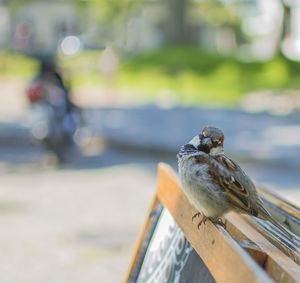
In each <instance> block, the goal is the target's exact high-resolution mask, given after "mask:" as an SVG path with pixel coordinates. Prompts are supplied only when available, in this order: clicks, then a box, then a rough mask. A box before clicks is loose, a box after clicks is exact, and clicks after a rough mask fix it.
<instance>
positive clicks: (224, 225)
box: [193, 213, 226, 229]
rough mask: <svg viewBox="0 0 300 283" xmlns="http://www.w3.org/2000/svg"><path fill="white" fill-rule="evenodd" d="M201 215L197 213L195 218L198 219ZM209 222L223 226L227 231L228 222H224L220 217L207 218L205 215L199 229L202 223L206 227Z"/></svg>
mask: <svg viewBox="0 0 300 283" xmlns="http://www.w3.org/2000/svg"><path fill="white" fill-rule="evenodd" d="M200 214H201V213H197V214H195V215H194V216H193V218H194V217H196V216H199V215H200ZM207 220H210V221H211V222H212V223H214V224H216V225H220V226H222V227H223V228H224V229H226V222H223V220H222V218H220V217H216V218H214V217H207V216H205V215H203V216H202V219H201V220H200V222H199V223H198V229H200V226H201V225H202V223H203V224H204V225H205V224H206V221H207Z"/></svg>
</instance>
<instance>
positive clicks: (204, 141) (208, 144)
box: [201, 138, 212, 148]
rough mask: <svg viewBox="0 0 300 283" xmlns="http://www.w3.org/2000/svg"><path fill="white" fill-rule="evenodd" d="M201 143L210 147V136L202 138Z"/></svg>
mask: <svg viewBox="0 0 300 283" xmlns="http://www.w3.org/2000/svg"><path fill="white" fill-rule="evenodd" d="M201 143H202V145H204V146H207V147H209V148H211V147H212V141H211V138H204V139H203V140H202V141H201Z"/></svg>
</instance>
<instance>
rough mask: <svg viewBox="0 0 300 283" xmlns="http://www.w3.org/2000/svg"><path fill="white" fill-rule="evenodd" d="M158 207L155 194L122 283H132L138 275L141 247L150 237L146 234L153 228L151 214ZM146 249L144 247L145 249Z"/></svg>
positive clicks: (142, 254) (141, 255) (143, 254)
mask: <svg viewBox="0 0 300 283" xmlns="http://www.w3.org/2000/svg"><path fill="white" fill-rule="evenodd" d="M158 206H159V200H158V198H157V195H156V194H155V195H154V197H153V199H152V202H151V205H150V207H149V212H148V217H147V218H146V220H145V222H144V225H143V227H142V229H141V231H140V234H139V236H138V240H137V243H136V246H135V248H134V252H133V256H132V258H131V261H130V264H129V268H128V271H127V274H126V277H125V280H124V282H126V283H130V282H134V281H133V280H132V279H133V278H132V277H135V276H136V275H137V273H138V271H139V270H138V269H139V268H140V265H141V264H142V262H141V261H142V260H143V258H141V257H144V256H145V252H143V251H142V249H143V246H144V244H145V241H146V239H147V238H148V237H150V236H151V235H147V233H149V232H151V231H152V230H153V229H152V228H153V226H154V224H155V223H154V219H153V216H154V215H153V212H155V211H156V210H157V209H158ZM145 248H146V247H145Z"/></svg>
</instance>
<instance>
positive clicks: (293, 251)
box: [245, 216, 300, 268]
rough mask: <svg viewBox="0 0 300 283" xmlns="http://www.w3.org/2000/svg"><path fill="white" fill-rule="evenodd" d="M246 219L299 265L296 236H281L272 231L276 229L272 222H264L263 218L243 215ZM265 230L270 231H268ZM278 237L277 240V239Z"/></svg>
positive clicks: (299, 243)
mask: <svg viewBox="0 0 300 283" xmlns="http://www.w3.org/2000/svg"><path fill="white" fill-rule="evenodd" d="M245 219H246V221H247V222H248V223H249V224H250V225H251V226H253V227H254V228H255V229H256V230H258V231H259V232H260V233H261V234H262V235H263V236H264V237H265V238H266V239H268V241H269V242H270V243H272V244H273V245H274V246H275V247H277V248H278V249H279V250H281V251H282V252H283V253H284V254H285V255H287V256H288V257H289V258H290V259H292V260H293V261H294V262H295V263H297V264H298V265H300V241H299V239H298V238H296V236H295V237H294V238H293V239H288V238H287V237H285V236H283V235H282V236H281V235H280V234H278V232H276V230H275V231H274V229H277V228H276V227H273V226H272V224H270V223H268V222H265V221H263V220H257V219H254V218H251V217H247V216H246V217H245ZM267 231H272V233H269V232H267ZM278 239H279V240H278ZM299 268H300V267H299Z"/></svg>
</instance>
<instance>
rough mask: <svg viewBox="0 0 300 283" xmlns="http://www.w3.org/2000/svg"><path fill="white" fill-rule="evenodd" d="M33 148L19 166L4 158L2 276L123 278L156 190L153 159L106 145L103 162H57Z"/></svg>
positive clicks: (8, 282)
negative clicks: (60, 165)
mask: <svg viewBox="0 0 300 283" xmlns="http://www.w3.org/2000/svg"><path fill="white" fill-rule="evenodd" d="M31 153H32V152H31ZM31 153H30V152H28V164H26V162H25V158H23V160H22V162H21V160H18V165H16V164H15V165H14V167H13V168H14V169H13V170H11V166H12V164H10V165H8V166H7V165H6V164H5V162H3V163H2V170H1V171H2V172H1V174H0V175H1V189H0V226H1V227H2V229H1V233H0V250H1V253H0V281H1V282H4V283H18V282H20V283H21V282H22V283H26V282H28V283H29V282H30V283H33V282H46V283H50V282H78V283H79V282H122V279H123V278H124V275H125V273H126V269H127V267H128V264H129V260H130V257H131V254H132V250H133V246H134V243H135V241H136V238H137V235H138V232H139V229H140V228H141V225H142V222H143V221H144V218H145V216H146V213H147V208H148V206H149V203H150V201H151V197H152V195H153V192H154V190H155V174H154V167H155V164H154V163H153V160H152V161H150V163H149V161H147V160H148V158H147V157H141V158H140V162H139V163H136V162H135V161H132V162H129V159H130V156H127V155H126V154H124V153H122V152H110V151H104V152H103V153H102V154H100V155H98V157H97V159H98V158H99V160H98V163H97V166H98V167H99V168H98V169H91V168H88V169H89V170H86V168H85V164H86V162H87V161H86V160H82V161H79V162H78V164H77V165H76V166H75V167H76V168H73V169H71V168H65V169H54V168H52V169H51V168H47V167H45V165H42V164H40V166H38V165H37V164H34V162H33V161H34V160H32V159H30V156H32V155H31ZM35 154H36V156H35V158H36V157H37V155H39V154H37V152H35ZM0 155H1V153H0ZM12 155H13V154H12ZM40 157H42V156H40ZM86 158H89V157H86ZM83 159H84V158H83ZM133 159H134V158H133ZM135 159H136V160H137V157H135ZM35 161H36V160H35ZM151 162H152V163H151ZM117 163H123V165H116V164H117ZM109 164H110V165H109ZM27 165H28V166H27ZM94 165H95V167H96V163H95V162H94ZM38 167H40V168H38Z"/></svg>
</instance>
